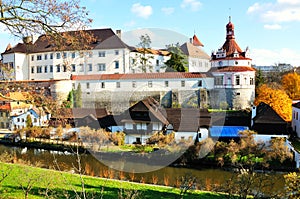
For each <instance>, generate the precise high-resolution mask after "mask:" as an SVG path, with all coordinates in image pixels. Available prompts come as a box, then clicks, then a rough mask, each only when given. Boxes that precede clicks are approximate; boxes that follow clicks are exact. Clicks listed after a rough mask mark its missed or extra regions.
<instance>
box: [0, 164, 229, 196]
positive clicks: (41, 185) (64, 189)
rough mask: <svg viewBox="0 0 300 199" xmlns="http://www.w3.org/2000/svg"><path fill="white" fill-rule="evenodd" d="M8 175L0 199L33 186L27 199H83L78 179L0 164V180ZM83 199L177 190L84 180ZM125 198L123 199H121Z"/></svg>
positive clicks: (170, 193)
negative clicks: (84, 195)
mask: <svg viewBox="0 0 300 199" xmlns="http://www.w3.org/2000/svg"><path fill="white" fill-rule="evenodd" d="M9 171H10V174H9V175H8V177H7V178H5V179H4V181H2V183H1V182H0V198H24V191H23V190H22V185H23V187H25V186H26V185H33V186H32V189H31V190H30V195H29V198H46V193H47V195H48V196H49V198H76V193H77V194H78V195H79V196H80V197H81V198H83V196H82V195H81V194H82V192H81V191H82V189H81V185H82V183H81V179H80V176H79V175H74V174H70V173H65V172H58V171H53V170H46V169H41V168H35V167H29V166H24V165H15V164H5V163H0V180H1V179H2V177H1V176H2V174H4V173H7V172H9ZM83 179H84V185H85V193H86V195H87V196H88V197H87V198H100V197H101V195H102V194H103V198H104V199H105V198H118V196H119V192H120V190H122V191H123V193H125V194H129V192H130V191H128V190H138V193H139V194H140V196H142V197H139V198H143V199H146V198H172V199H174V198H179V193H180V190H179V189H175V188H171V187H162V186H153V185H146V184H138V183H130V182H125V181H117V180H108V179H101V178H95V177H89V176H84V177H83ZM124 198H126V197H124ZM184 198H201V199H202V198H203V199H208V198H224V195H223V196H222V195H218V194H212V193H208V192H200V191H192V192H188V193H187V195H185V197H184Z"/></svg>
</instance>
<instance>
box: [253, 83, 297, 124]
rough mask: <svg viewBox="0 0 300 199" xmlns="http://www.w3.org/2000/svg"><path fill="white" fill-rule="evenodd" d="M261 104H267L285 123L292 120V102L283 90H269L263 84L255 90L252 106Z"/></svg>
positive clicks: (269, 88) (268, 87)
mask: <svg viewBox="0 0 300 199" xmlns="http://www.w3.org/2000/svg"><path fill="white" fill-rule="evenodd" d="M261 102H264V103H265V104H268V105H269V106H270V107H271V108H272V109H273V110H274V111H275V112H276V113H277V114H278V115H280V116H281V117H282V119H284V120H285V121H291V119H292V100H291V99H290V98H289V96H288V95H287V94H286V92H285V91H284V90H283V89H280V88H271V87H270V86H268V85H266V84H263V85H262V86H260V87H259V88H257V97H256V98H255V101H254V104H255V105H256V106H257V105H259V104H260V103H261Z"/></svg>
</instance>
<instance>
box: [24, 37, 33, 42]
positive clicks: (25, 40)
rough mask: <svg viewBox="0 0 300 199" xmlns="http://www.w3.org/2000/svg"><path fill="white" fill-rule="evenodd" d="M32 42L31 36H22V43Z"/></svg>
mask: <svg viewBox="0 0 300 199" xmlns="http://www.w3.org/2000/svg"><path fill="white" fill-rule="evenodd" d="M32 42H33V36H26V37H23V43H24V44H30V43H32Z"/></svg>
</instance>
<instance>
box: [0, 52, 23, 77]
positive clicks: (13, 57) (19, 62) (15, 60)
mask: <svg viewBox="0 0 300 199" xmlns="http://www.w3.org/2000/svg"><path fill="white" fill-rule="evenodd" d="M2 58H3V64H13V67H14V70H15V71H14V72H13V73H12V74H8V76H10V78H12V79H13V80H23V79H24V78H27V77H28V67H27V65H28V59H27V56H26V54H24V53H15V54H4V55H3V57H2ZM3 74H4V76H3V75H2V73H1V78H9V77H8V76H7V74H5V72H4V71H3Z"/></svg>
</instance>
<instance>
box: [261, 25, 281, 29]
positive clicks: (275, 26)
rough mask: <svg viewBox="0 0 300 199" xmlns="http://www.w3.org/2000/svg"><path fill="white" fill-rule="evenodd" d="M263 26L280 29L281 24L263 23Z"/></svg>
mask: <svg viewBox="0 0 300 199" xmlns="http://www.w3.org/2000/svg"><path fill="white" fill-rule="evenodd" d="M264 28H265V29H268V30H280V29H282V26H281V25H279V24H265V25H264Z"/></svg>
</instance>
